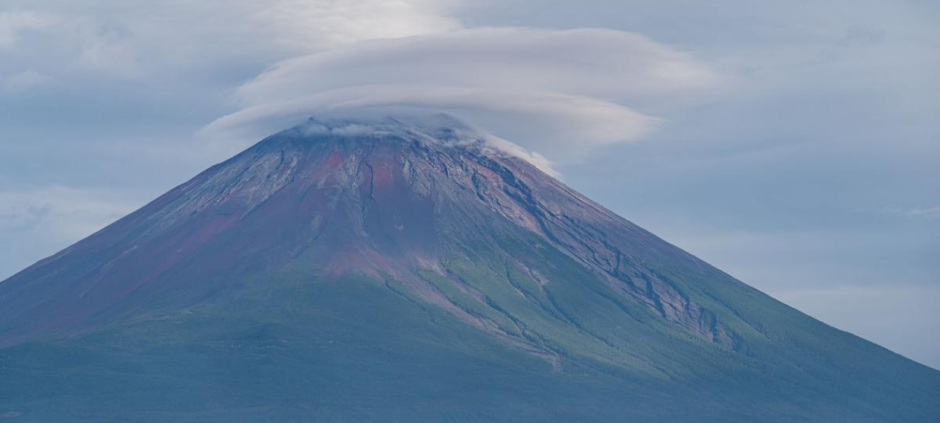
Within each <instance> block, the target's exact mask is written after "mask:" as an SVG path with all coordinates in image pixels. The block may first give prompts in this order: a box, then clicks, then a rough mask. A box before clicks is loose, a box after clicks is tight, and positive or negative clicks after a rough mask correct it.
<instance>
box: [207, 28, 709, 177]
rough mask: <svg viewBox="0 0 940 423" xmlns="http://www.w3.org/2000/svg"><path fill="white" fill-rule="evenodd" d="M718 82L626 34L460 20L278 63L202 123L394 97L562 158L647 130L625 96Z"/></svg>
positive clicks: (257, 131)
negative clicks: (460, 24) (449, 26)
mask: <svg viewBox="0 0 940 423" xmlns="http://www.w3.org/2000/svg"><path fill="white" fill-rule="evenodd" d="M719 82H720V78H719V76H717V75H716V74H715V73H713V72H712V71H710V70H709V69H708V68H707V67H706V66H704V65H703V64H701V63H699V62H698V61H696V60H695V59H694V58H693V57H691V56H690V55H688V54H686V53H683V52H680V51H677V50H675V49H673V48H670V47H668V46H666V45H663V44H660V43H656V42H654V41H652V40H650V39H648V38H646V37H643V36H641V35H638V34H633V33H629V32H624V31H614V30H606V29H578V30H567V31H557V30H546V29H532V28H482V29H473V30H461V31H456V32H451V33H447V34H443V35H436V36H419V37H406V38H397V39H388V40H374V41H368V42H362V43H356V44H352V45H349V46H346V47H342V48H337V49H331V50H327V51H323V52H319V53H315V54H311V55H307V56H303V57H299V58H295V59H290V60H285V61H282V62H280V63H278V64H276V65H275V66H274V67H272V68H271V69H269V70H267V71H265V72H264V73H262V74H261V75H260V76H258V77H257V78H254V79H253V80H251V81H250V82H248V83H246V84H243V85H242V86H240V87H239V88H238V89H237V90H236V92H235V95H234V98H233V102H234V103H235V105H236V106H237V107H238V108H239V109H240V110H239V111H237V112H235V113H232V114H229V115H227V116H225V117H222V118H220V119H218V120H216V121H215V122H213V123H212V124H210V125H209V126H208V127H207V128H206V132H207V133H209V134H212V135H215V136H220V135H223V136H232V135H235V136H238V134H240V133H241V134H242V136H245V137H248V138H256V137H258V136H262V135H264V134H266V133H270V132H271V131H273V130H276V129H278V128H282V127H284V126H285V124H286V123H287V122H291V121H297V120H298V119H301V118H302V117H303V116H305V115H310V114H316V113H322V112H335V111H337V110H342V109H353V108H360V107H375V106H386V107H387V106H398V107H408V108H422V109H429V110H440V111H446V112H448V113H451V114H454V115H456V116H458V117H461V118H463V119H465V120H467V121H469V122H470V123H473V124H476V125H479V126H482V127H485V128H488V129H489V130H491V131H492V132H494V133H496V134H497V135H500V136H502V137H504V138H508V139H512V140H514V141H518V142H520V143H521V144H523V145H524V146H525V147H527V148H530V149H534V150H540V151H544V152H545V153H546V154H547V155H549V156H550V157H551V158H554V159H561V158H571V157H572V154H574V155H575V156H579V155H582V154H585V153H587V152H589V151H590V150H591V149H592V148H593V147H596V146H601V145H606V144H613V143H619V142H626V141H633V140H637V139H639V138H641V137H642V136H643V135H645V134H647V133H649V132H650V131H651V130H653V129H654V128H655V127H656V125H657V123H658V122H659V121H660V120H659V119H658V118H656V117H653V116H649V115H647V114H644V113H642V112H639V111H637V110H636V109H635V108H634V107H632V105H633V104H644V102H647V101H649V99H651V98H653V99H657V100H661V99H662V98H669V97H671V96H672V97H681V96H691V95H693V94H698V93H703V92H707V91H709V90H711V89H714V88H715V87H716V86H717V85H718V84H719ZM552 156H554V157H552Z"/></svg>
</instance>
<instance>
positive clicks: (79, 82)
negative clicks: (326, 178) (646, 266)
mask: <svg viewBox="0 0 940 423" xmlns="http://www.w3.org/2000/svg"><path fill="white" fill-rule="evenodd" d="M938 22H940V4H938V3H936V2H933V1H926V0H924V1H919V0H911V1H899V0H884V1H878V0H876V1H865V0H832V1H827V2H817V1H802V0H795V1H788V2H753V1H746V0H741V1H724V2H720V3H715V2H698V1H657V2H650V1H643V0H609V1H600V0H598V1H585V0H577V1H575V0H554V1H551V2H545V1H534V0H532V1H524V0H499V1H496V0H482V1H481V0H476V1H469V0H466V1H461V0H399V1H395V2H389V1H384V0H361V1H342V0H309V1H301V0H273V1H268V2H257V1H251V0H228V1H222V0H203V1H199V2H193V1H187V0H164V1H153V0H150V1H137V0H120V1H118V0H85V1H73V0H54V1H44V0H28V1H27V0H4V1H3V2H2V4H0V128H2V129H0V279H2V278H5V277H7V276H9V275H12V274H13V273H15V272H16V271H18V270H20V269H22V268H24V267H26V266H28V265H30V264H32V263H33V262H35V261H37V260H39V259H41V258H43V257H45V256H48V255H50V254H52V253H54V252H56V251H58V250H60V249H62V248H64V247H66V246H68V245H69V244H71V243H73V242H75V241H77V240H79V239H81V238H82V237H84V236H87V235H89V234H90V233H92V232H94V231H95V230H97V229H99V228H101V227H103V226H104V225H107V224H108V223H110V222H112V221H114V220H115V219H117V218H119V217H121V216H123V215H124V214H126V213H128V212H130V211H132V210H134V209H136V208H137V207H140V206H141V205H143V204H144V203H145V202H147V201H148V200H150V199H153V198H154V197H156V196H157V195H159V194H161V193H162V192H164V191H166V190H168V189H170V188H171V187H173V186H175V185H177V184H179V183H182V182H184V181H185V180H187V179H188V178H190V177H192V176H193V175H195V174H196V173H197V172H199V171H201V170H202V169H204V168H206V167H208V166H209V165H211V164H214V163H216V162H218V161H221V160H223V159H225V158H227V157H228V156H229V155H231V154H234V153H236V152H238V151H239V150H241V149H243V148H245V147H246V146H248V145H250V144H251V142H253V141H256V140H257V139H258V138H260V137H262V136H264V135H267V134H268V133H270V132H274V131H276V130H278V129H282V128H283V127H286V126H289V125H291V124H292V123H295V122H297V121H299V120H302V119H303V117H304V116H306V115H309V114H312V113H320V112H326V111H332V110H336V109H342V108H345V107H362V106H386V105H393V106H395V105H397V106H407V107H414V108H427V109H433V110H444V111H448V112H450V113H452V114H454V115H457V116H458V117H460V118H462V119H465V120H467V121H469V122H470V123H473V124H476V125H479V126H482V127H483V128H485V129H487V130H489V131H490V132H492V133H494V134H495V135H498V136H500V137H502V138H506V139H509V140H511V141H514V142H516V143H517V144H519V145H521V146H522V147H523V148H525V149H527V150H529V151H530V152H533V153H537V154H540V155H541V156H544V157H545V158H547V160H549V161H551V162H552V168H553V169H554V170H555V171H557V172H558V173H560V174H561V178H562V179H563V180H564V181H565V182H566V183H568V184H569V185H571V186H573V187H574V188H576V189H578V190H580V191H581V192H583V193H585V194H587V195H588V196H589V197H591V198H593V199H595V200H597V201H599V202H600V203H602V204H604V205H606V206H607V207H609V208H611V209H613V210H614V211H616V212H618V213H619V214H621V215H623V216H624V217H626V218H628V219H630V220H632V221H634V222H636V223H638V224H640V225H641V226H644V227H646V228H647V229H650V230H651V231H653V232H655V233H657V234H659V235H660V236H662V237H664V238H665V239H666V240H668V241H670V242H672V243H674V244H677V245H679V246H680V247H682V248H685V249H686V250H688V251H690V252H692V253H694V254H696V255H698V256H700V257H702V258H703V259H705V260H707V261H709V262H711V263H712V264H714V265H716V266H718V267H719V268H721V269H723V270H725V271H727V272H729V273H731V274H732V275H734V276H736V277H738V278H739V279H741V280H743V281H745V282H747V283H749V284H751V285H753V286H755V287H757V288H759V289H761V290H763V291H765V292H767V293H769V294H771V295H773V296H775V297H776V298H778V299H780V300H783V301H784V302H787V303H788V304H791V305H793V306H795V307H797V308H799V309H800V310H803V311H804V312H807V313H809V314H810V315H812V316H814V317H817V318H819V319H821V320H823V321H825V322H827V323H829V324H831V325H834V326H836V327H838V328H841V329H844V330H847V331H849V332H852V333H855V334H857V335H860V336H863V337H865V338H868V339H870V340H872V341H874V342H877V343H879V344H881V345H884V346H886V347H888V348H890V349H892V350H894V351H897V352H899V353H902V354H904V355H907V356H908V357H911V358H913V359H915V360H918V361H920V362H922V363H925V364H928V365H931V366H933V367H935V368H940V336H937V334H938V333H940V307H937V304H938V303H940V119H938V117H940V78H938V77H937V75H940V25H937V23H938Z"/></svg>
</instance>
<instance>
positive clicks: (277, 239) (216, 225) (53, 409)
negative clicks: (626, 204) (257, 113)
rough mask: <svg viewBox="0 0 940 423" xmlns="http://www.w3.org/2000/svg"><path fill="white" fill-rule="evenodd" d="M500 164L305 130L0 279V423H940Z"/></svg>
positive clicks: (351, 126)
mask: <svg viewBox="0 0 940 423" xmlns="http://www.w3.org/2000/svg"><path fill="white" fill-rule="evenodd" d="M492 145H493V143H492V142H488V141H487V137H486V136H484V135H480V134H477V133H475V132H473V131H472V130H470V129H468V128H466V127H464V126H462V125H460V124H458V123H456V122H453V121H451V120H449V119H447V118H440V119H438V120H437V121H435V122H431V123H429V122H412V121H404V122H403V121H399V120H394V119H385V120H378V121H365V122H361V121H336V120H334V121H327V122H320V121H313V120H311V121H310V122H307V123H306V124H305V125H301V126H299V127H296V128H293V129H290V130H288V131H285V132H282V133H280V134H277V135H274V136H272V137H269V138H268V139H265V140H263V141H262V142H260V143H258V144H257V145H255V146H254V147H252V148H250V149H248V150H246V151H245V152H243V153H241V154H239V155H238V156H236V157H234V158H232V159H230V160H228V161H226V162H224V163H221V164H219V165H217V166H214V167H212V168H210V169H209V170H207V171H205V172H203V173H202V174H200V175H198V176H197V177H195V178H193V179H192V180H190V181H189V182H187V183H185V184H183V185H181V186H179V187H177V188H175V189H173V190H172V191H170V192H168V193H167V194H165V195H163V196H162V197H160V198H158V199H157V200H155V201H154V202H152V203H150V204H148V205H147V206H145V207H143V208H142V209H140V210H138V211H136V212H134V213H132V214H131V215H129V216H127V217H125V218H124V219H122V220H120V221H118V222H116V223H115V224H113V225H111V226H109V227H107V228H105V229H104V230H102V231H100V232H98V233H96V234H94V235H92V236H91V237H89V238H87V239H85V240H83V241H81V242H79V243H77V244H75V245H73V246H72V247H69V248H68V249H66V250H64V251H62V252H60V253H58V254H56V255H54V256H52V257H50V258H48V259H46V260H43V261H41V262H39V263H37V264H36V265H34V266H32V267H30V268H28V269H26V270H24V271H23V272H21V273H19V274H17V275H15V276H13V277H12V278H10V279H8V280H7V281H4V282H2V283H0V346H2V348H0V369H2V373H3V374H2V376H3V377H2V378H0V416H11V418H13V419H14V421H63V420H65V421H68V420H75V421H80V420H88V421H108V420H114V421H124V420H127V419H132V420H139V421H165V420H168V419H172V420H174V421H257V420H278V421H280V420H304V421H306V420H310V419H314V420H317V421H321V420H322V421H409V422H413V421H533V420H534V421H572V420H578V421H623V420H629V421H664V420H665V421H723V422H728V421H794V420H802V421H853V422H859V421H899V422H907V421H910V422H920V421H933V420H935V419H937V418H938V417H940V406H938V405H937V403H936V401H935V398H937V397H938V394H940V372H937V371H935V370H932V369H929V368H927V367H925V366H921V365H919V364H917V363H914V362H912V361H909V360H907V359H905V358H903V357H901V356H898V355H896V354H894V353H891V352H890V351H887V350H885V349H883V348H881V347H878V346H876V345H874V344H871V343H868V342H866V341H864V340H862V339H860V338H857V337H855V336H852V335H850V334H847V333H844V332H840V331H838V330H835V329H833V328H831V327H828V326H826V325H824V324H822V323H820V322H818V321H816V320H814V319H812V318H810V317H808V316H805V315H803V314H802V313H799V312H798V311H796V310H793V309H791V308H789V307H787V306H786V305H784V304H781V303H779V302H777V301H775V300H773V299H772V298H770V297H767V296H766V295H764V294H762V293H760V292H758V291H756V290H754V289H752V288H750V287H748V286H747V285H745V284H743V283H741V282H739V281H737V280H735V279H733V278H731V277H730V276H728V275H726V274H724V273H722V272H720V271H719V270H717V269H715V268H713V267H711V266H709V265H708V264H706V263H704V262H702V261H700V260H698V259H696V258H695V257H693V256H691V255H689V254H687V253H685V252H683V251H682V250H680V249H678V248H676V247H674V246H672V245H669V244H668V243H666V242H664V241H662V240H661V239H659V238H657V237H655V236H654V235H652V234H650V233H648V232H646V231H644V230H643V229H641V228H639V227H637V226H636V225H633V224H632V223H630V222H628V221H626V220H624V219H622V218H620V217H619V216H616V215H615V214H613V213H611V212H610V211H608V210H606V209H604V208H603V207H601V206H599V205H597V204H595V203H593V202H591V201H590V200H588V199H586V198H584V197H583V196H581V195H580V194H578V193H576V192H574V191H573V190H571V189H570V188H568V187H566V186H564V185H563V184H561V183H560V182H558V181H557V180H555V179H553V178H551V177H549V176H547V175H546V174H544V173H543V172H541V171H539V170H538V169H536V168H535V167H534V166H532V165H530V164H529V163H527V162H525V161H524V160H521V159H519V158H516V157H514V156H512V155H510V154H507V153H504V152H502V151H501V150H499V149H497V148H494V147H493V146H492Z"/></svg>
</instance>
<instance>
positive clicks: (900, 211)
mask: <svg viewBox="0 0 940 423" xmlns="http://www.w3.org/2000/svg"><path fill="white" fill-rule="evenodd" d="M879 212H880V213H881V214H886V215H891V216H902V217H923V218H940V206H934V207H913V208H900V207H885V208H882V209H881V210H879Z"/></svg>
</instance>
